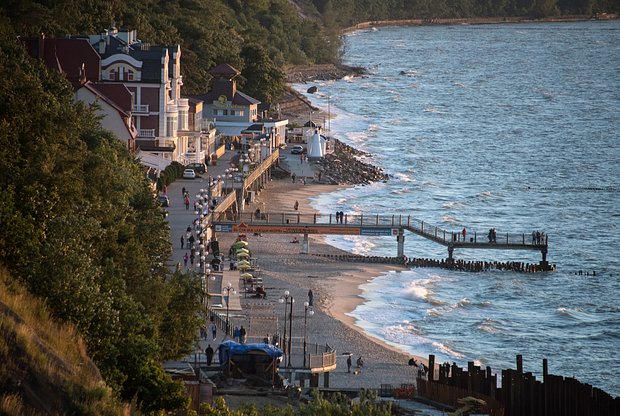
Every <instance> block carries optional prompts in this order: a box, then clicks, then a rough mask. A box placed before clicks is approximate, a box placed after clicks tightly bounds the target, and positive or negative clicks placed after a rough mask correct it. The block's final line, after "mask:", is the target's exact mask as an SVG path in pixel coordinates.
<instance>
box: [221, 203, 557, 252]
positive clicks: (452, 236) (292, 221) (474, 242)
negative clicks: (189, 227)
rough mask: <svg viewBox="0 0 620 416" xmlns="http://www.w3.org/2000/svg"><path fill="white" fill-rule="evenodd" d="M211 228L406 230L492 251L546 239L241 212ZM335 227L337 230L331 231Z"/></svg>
mask: <svg viewBox="0 0 620 416" xmlns="http://www.w3.org/2000/svg"><path fill="white" fill-rule="evenodd" d="M213 223H214V224H246V225H269V226H273V225H289V226H290V225H295V226H302V227H303V226H311V225H312V226H329V227H330V230H331V231H333V232H332V233H334V234H337V228H354V227H357V228H359V227H363V228H375V229H378V228H381V229H386V228H392V229H399V228H401V229H406V230H408V231H410V232H413V233H415V234H418V235H420V236H422V237H425V238H427V239H430V240H433V241H435V242H437V243H439V244H442V245H445V246H452V247H459V248H466V247H481V246H485V248H493V247H494V246H497V247H498V248H500V247H501V248H511V247H512V248H527V247H531V248H532V249H536V250H539V249H540V248H541V247H545V246H546V245H547V243H548V240H547V236H546V235H545V236H543V237H538V238H537V236H536V234H534V235H532V234H531V233H503V232H496V233H495V234H490V233H489V231H485V232H482V233H480V232H477V231H468V232H466V234H465V235H463V233H462V231H449V230H446V229H444V228H441V227H438V226H435V225H432V224H429V223H426V222H424V221H422V220H419V219H416V218H413V217H411V216H409V215H379V214H376V215H365V214H344V215H343V217H342V219H340V218H339V219H337V218H336V215H335V214H321V213H315V214H302V213H298V212H265V213H263V212H259V211H256V212H244V213H241V214H236V213H235V214H231V213H228V214H225V213H217V212H216V213H215V216H214V218H213ZM334 227H337V228H334Z"/></svg>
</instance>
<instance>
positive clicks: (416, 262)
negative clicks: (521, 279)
mask: <svg viewBox="0 0 620 416" xmlns="http://www.w3.org/2000/svg"><path fill="white" fill-rule="evenodd" d="M312 255H313V256H318V257H327V258H331V259H334V260H337V261H346V262H356V263H382V264H402V265H403V266H407V267H435V268H441V269H450V270H460V271H466V272H484V271H489V270H503V271H512V272H523V273H536V272H543V271H549V270H548V269H545V268H543V267H541V266H540V265H539V264H537V263H525V262H519V261H508V262H501V261H465V260H455V259H453V260H450V259H427V258H416V257H412V258H408V257H406V256H405V257H390V256H362V255H359V254H324V253H321V254H319V253H316V254H312ZM555 269H556V266H555V264H554V265H552V266H551V270H555Z"/></svg>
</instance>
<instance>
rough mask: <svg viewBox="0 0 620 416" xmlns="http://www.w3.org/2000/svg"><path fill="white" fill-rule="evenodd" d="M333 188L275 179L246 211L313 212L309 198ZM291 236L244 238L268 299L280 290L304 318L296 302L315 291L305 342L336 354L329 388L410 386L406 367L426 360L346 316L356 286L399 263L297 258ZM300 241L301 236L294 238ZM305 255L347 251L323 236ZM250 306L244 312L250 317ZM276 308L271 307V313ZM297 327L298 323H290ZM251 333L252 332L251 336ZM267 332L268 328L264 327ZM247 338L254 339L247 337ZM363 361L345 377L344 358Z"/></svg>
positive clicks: (228, 239) (225, 239)
mask: <svg viewBox="0 0 620 416" xmlns="http://www.w3.org/2000/svg"><path fill="white" fill-rule="evenodd" d="M343 188H345V187H344V186H337V185H321V184H313V185H301V184H299V183H292V182H290V181H288V180H286V179H283V180H274V181H272V182H270V183H268V184H267V187H266V188H265V189H264V190H263V191H261V193H260V194H259V195H258V196H257V201H255V202H254V203H252V204H251V205H250V206H249V207H247V208H246V209H247V210H254V209H256V208H260V209H261V211H262V210H266V211H264V212H269V211H274V212H281V211H292V210H293V208H292V207H293V204H294V202H295V201H298V202H299V212H300V213H303V214H305V213H314V212H315V210H313V209H312V207H311V206H310V199H311V198H313V197H315V196H317V195H320V194H321V193H327V192H334V191H337V190H338V189H343ZM235 237H236V235H234V234H222V235H221V236H220V238H219V240H220V245H221V246H222V247H224V248H226V247H228V246H229V244H232V242H233V240H234V238H235ZM292 237H293V236H290V235H274V234H271V235H268V236H255V235H248V236H247V239H248V242H249V247H251V250H252V253H253V256H256V258H257V259H258V260H257V261H258V264H259V266H260V268H261V276H262V278H263V281H264V282H265V283H264V285H265V288H266V291H267V293H268V297H267V299H271V300H273V299H276V298H278V297H280V296H281V293H283V291H284V290H289V291H290V293H291V295H292V296H294V297H295V298H296V301H297V302H299V304H298V303H297V302H296V309H297V311H296V312H295V315H296V316H299V315H298V314H299V309H298V308H300V307H301V314H302V315H303V306H302V305H301V303H303V301H305V300H306V299H307V292H308V290H309V289H311V290H312V291H313V293H314V311H315V315H314V316H313V317H312V318H308V342H310V343H317V344H325V343H327V344H329V345H330V346H332V347H334V348H335V349H336V351H337V358H338V360H337V361H338V368H337V369H336V370H335V371H334V372H332V373H331V374H330V386H332V387H352V388H353V387H355V388H378V387H379V385H380V384H381V383H384V384H386V383H387V384H393V385H399V384H403V383H409V384H410V383H414V382H415V374H416V372H415V371H414V369H413V368H411V367H410V366H409V365H408V360H409V359H410V358H412V357H413V358H415V359H416V360H417V361H418V362H423V363H425V364H428V357H422V356H419V355H416V354H410V353H407V352H405V351H403V350H401V349H399V348H398V347H396V346H394V345H390V344H389V343H387V342H385V341H384V340H382V339H380V338H378V337H375V336H373V335H371V334H370V333H367V332H366V331H365V330H364V329H363V328H362V327H360V326H358V325H357V322H356V320H355V318H354V317H352V316H351V312H353V311H354V310H355V309H356V308H357V307H358V306H359V305H361V304H362V303H363V302H364V299H363V298H362V297H361V294H362V289H360V285H362V284H364V283H366V282H369V281H371V280H373V279H374V278H376V277H379V276H381V275H383V274H385V273H389V272H391V271H403V270H406V268H405V267H403V266H400V265H388V264H372V263H349V262H345V263H343V262H338V261H336V260H333V259H330V258H327V257H321V256H312V255H311V254H310V255H306V254H301V253H300V251H301V245H300V244H292V243H291V239H292ZM297 237H298V238H299V239H300V240H301V238H300V237H303V236H297ZM309 238H310V243H309V247H310V253H332V254H333V253H336V254H337V253H340V252H341V253H347V252H345V251H344V250H341V249H338V248H337V247H334V246H331V245H329V244H327V243H326V242H325V239H324V238H323V237H322V236H309ZM252 302H253V301H250V302H249V303H250V306H249V308H248V310H247V313H248V316H250V314H251V313H252V312H251V308H252ZM279 309H280V307H279V305H276V313H277V314H279V313H281V311H280V312H278V310H279ZM295 325H297V324H295ZM254 331H255V329H254V328H252V332H254ZM265 331H267V329H265ZM251 335H257V334H254V333H252V334H251ZM343 353H347V354H348V353H351V354H353V358H354V361H355V359H356V358H357V357H358V356H362V357H364V361H365V365H364V368H363V371H361V373H360V374H355V375H354V374H353V373H351V374H349V373H347V368H346V367H347V366H346V363H345V360H346V355H344V354H343Z"/></svg>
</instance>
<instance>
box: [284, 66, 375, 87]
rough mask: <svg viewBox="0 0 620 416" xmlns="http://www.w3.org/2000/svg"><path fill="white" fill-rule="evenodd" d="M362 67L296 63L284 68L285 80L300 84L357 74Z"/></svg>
mask: <svg viewBox="0 0 620 416" xmlns="http://www.w3.org/2000/svg"><path fill="white" fill-rule="evenodd" d="M364 71H365V70H364V68H360V67H352V66H346V65H334V64H323V65H297V66H289V67H287V68H286V70H285V73H286V82H287V83H289V84H300V83H306V82H312V81H328V80H332V79H341V78H344V77H346V76H359V75H362V74H364Z"/></svg>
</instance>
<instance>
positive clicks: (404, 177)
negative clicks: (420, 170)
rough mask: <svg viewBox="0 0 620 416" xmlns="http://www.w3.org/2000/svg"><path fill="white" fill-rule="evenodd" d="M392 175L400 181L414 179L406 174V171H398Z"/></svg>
mask: <svg viewBox="0 0 620 416" xmlns="http://www.w3.org/2000/svg"><path fill="white" fill-rule="evenodd" d="M394 177H395V178H396V179H398V180H400V181H403V182H411V181H413V180H414V178H412V177H411V176H409V175H407V174H406V173H402V172H398V173H395V174H394Z"/></svg>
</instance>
